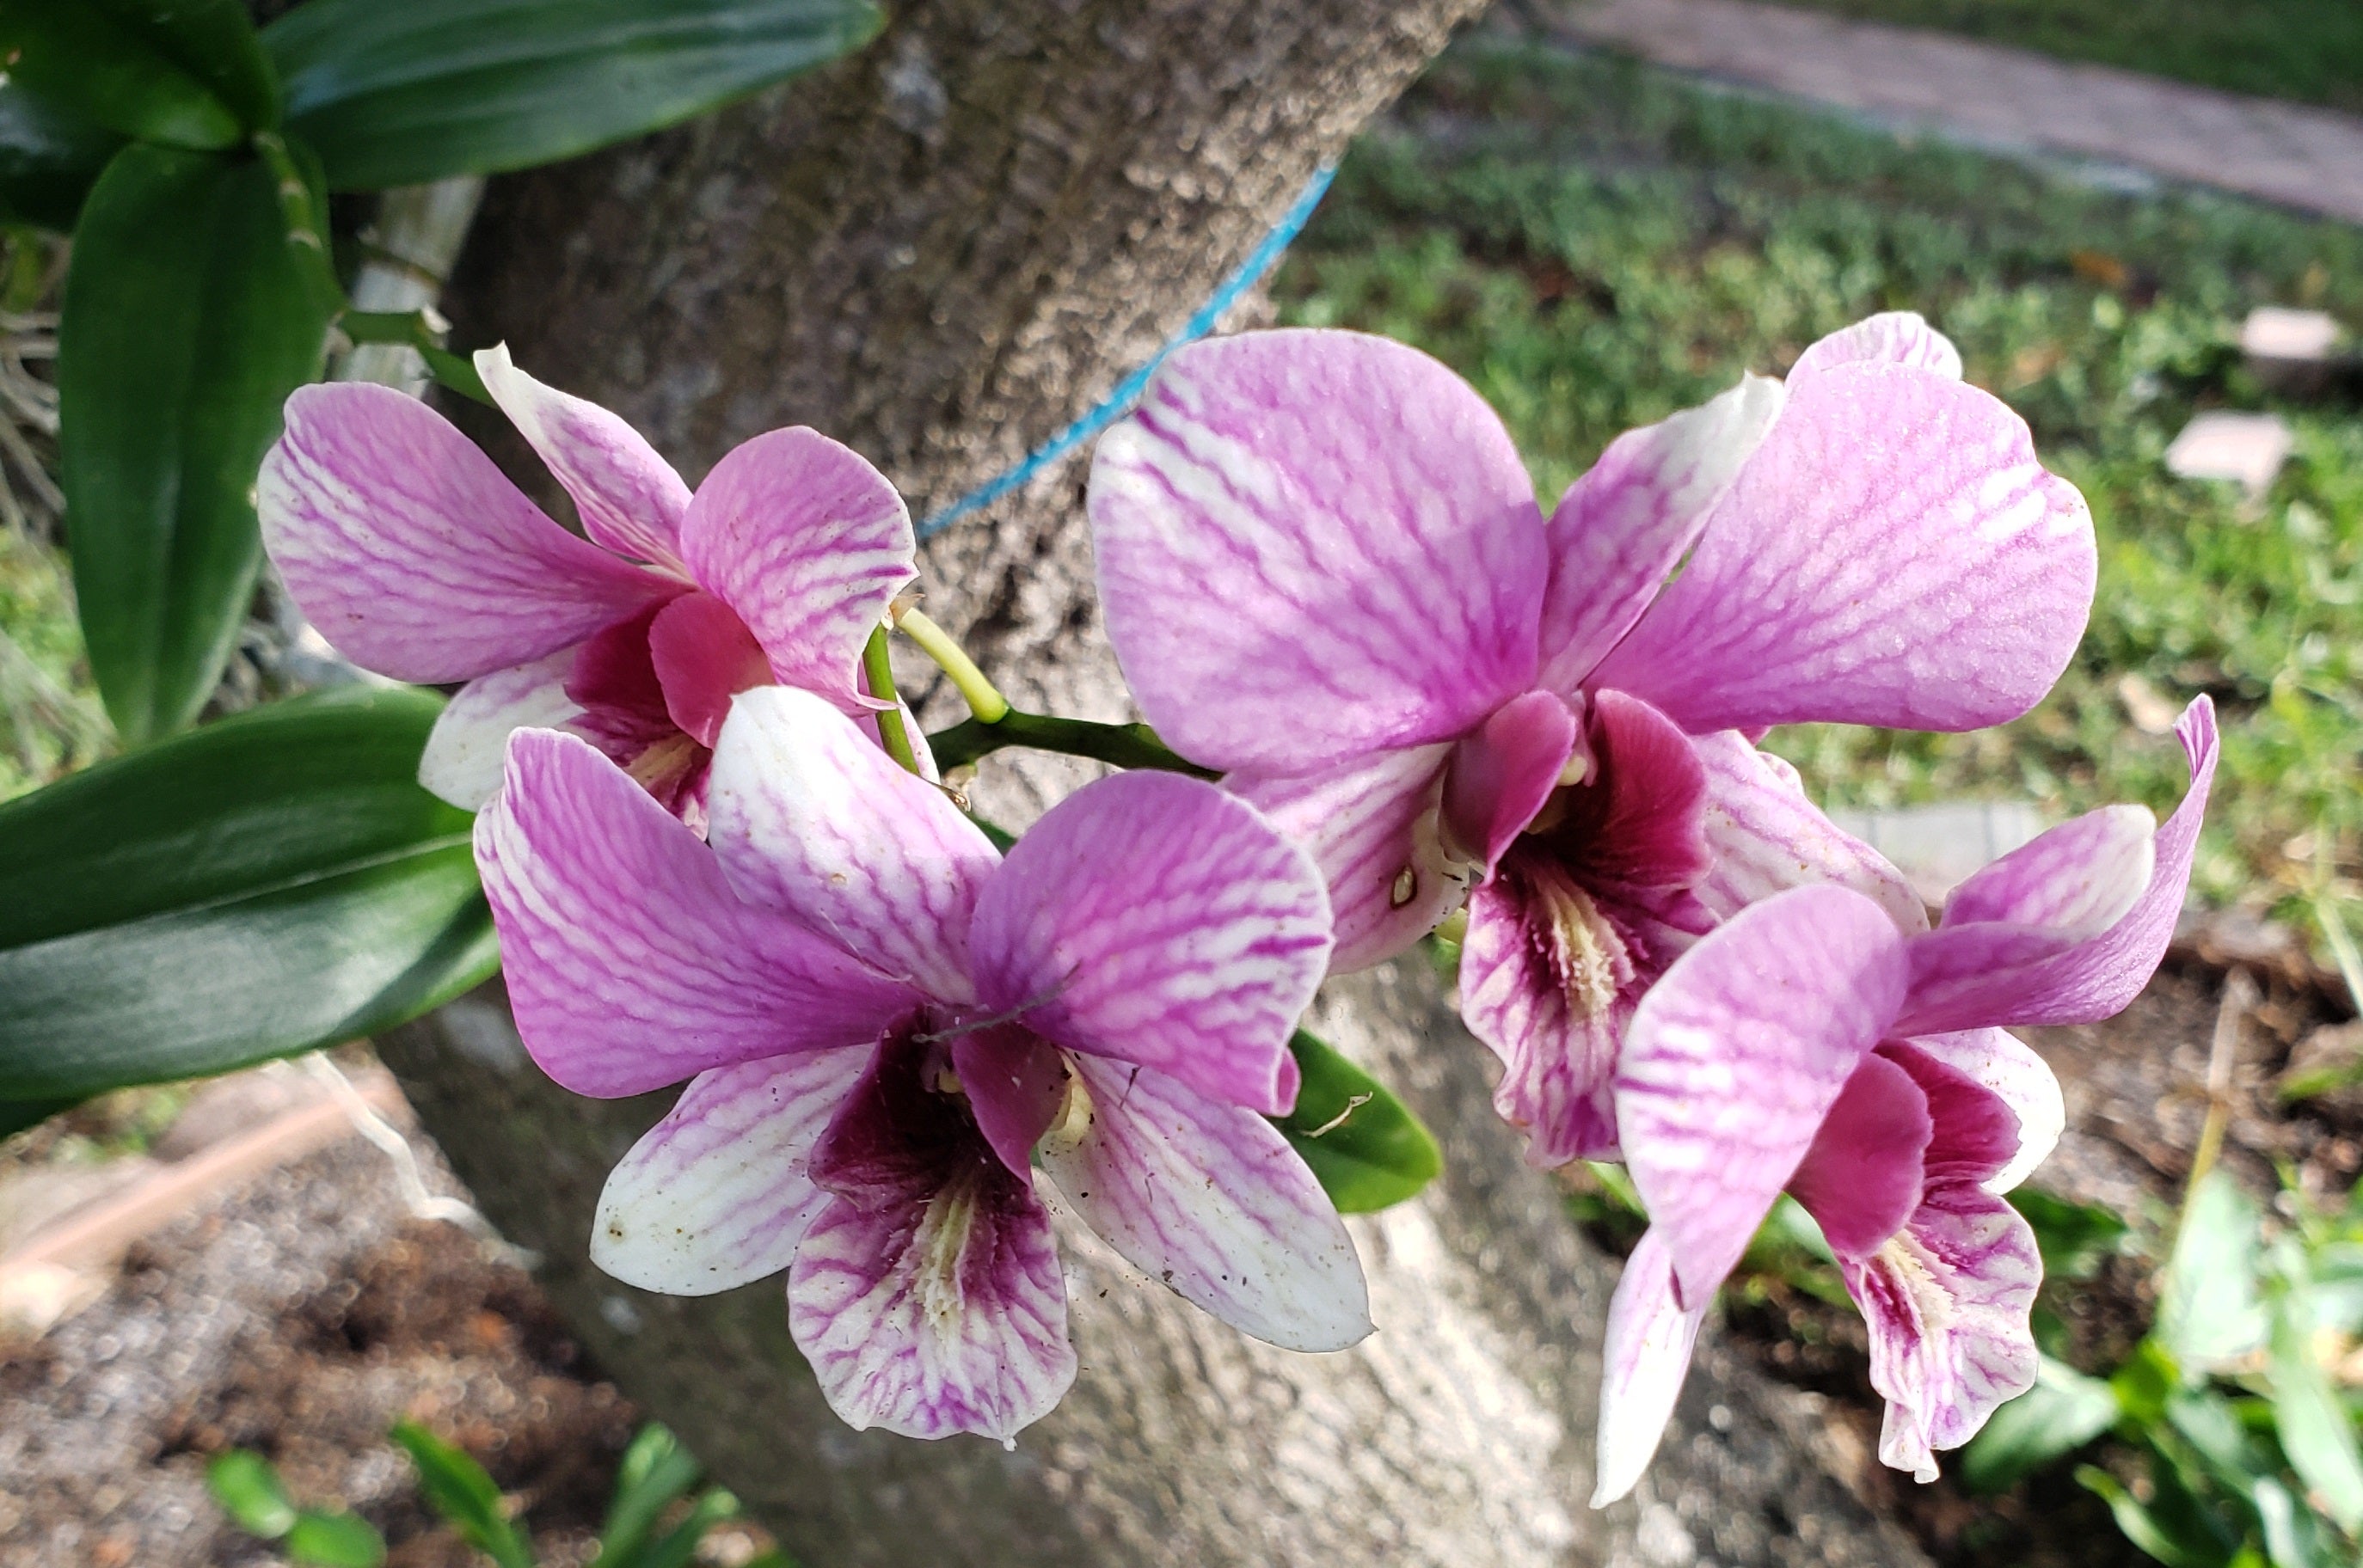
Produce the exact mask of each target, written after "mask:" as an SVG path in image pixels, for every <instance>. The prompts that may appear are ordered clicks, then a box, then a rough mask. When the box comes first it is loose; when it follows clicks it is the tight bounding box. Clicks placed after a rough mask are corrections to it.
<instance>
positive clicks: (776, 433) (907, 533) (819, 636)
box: [681, 426, 918, 713]
mask: <svg viewBox="0 0 2363 1568" xmlns="http://www.w3.org/2000/svg"><path fill="white" fill-rule="evenodd" d="M681 546H682V558H683V559H685V560H687V561H688V563H689V569H690V573H691V575H692V576H693V577H695V578H696V579H697V580H698V582H699V583H700V584H701V585H702V586H704V589H705V591H707V592H709V593H711V594H713V595H714V596H715V597H716V598H717V599H719V600H721V601H722V602H724V603H726V604H727V605H729V606H730V608H731V609H733V610H735V611H737V612H738V618H739V619H740V620H741V621H744V622H745V623H746V624H747V629H748V630H749V632H751V633H753V634H754V637H755V640H756V641H757V642H758V643H760V644H761V645H762V648H763V651H764V653H766V654H767V655H769V656H770V657H771V668H772V670H773V672H774V673H775V674H777V675H778V677H779V679H782V681H785V682H786V683H787V684H788V685H790V686H801V687H803V688H804V690H807V691H817V692H819V693H820V694H821V695H822V696H824V697H826V698H827V699H828V700H829V701H832V702H834V703H836V704H837V705H838V707H839V708H841V709H843V710H845V711H846V712H849V713H852V712H866V711H867V710H868V708H869V706H870V704H869V702H868V701H867V700H866V699H865V698H864V697H863V696H862V694H861V688H860V680H859V679H858V678H859V675H860V665H861V648H862V645H863V644H864V643H866V642H868V641H869V640H870V635H871V633H872V632H874V631H876V630H877V629H878V628H879V626H880V625H882V624H883V622H884V618H885V614H886V606H887V605H888V604H889V603H890V602H892V601H893V597H894V595H895V594H897V593H899V592H901V591H903V589H904V587H906V586H907V585H908V584H909V583H910V581H911V580H912V579H914V578H915V577H916V576H917V575H918V572H917V569H916V568H915V565H914V564H913V563H914V562H915V558H916V554H917V549H918V547H917V544H916V543H915V540H914V538H913V536H912V533H911V514H910V513H909V511H908V510H906V509H905V508H904V505H903V498H902V497H901V496H900V495H897V494H896V493H895V491H894V487H893V485H892V484H889V483H888V482H887V480H886V476H885V475H883V474H882V473H880V472H879V471H878V470H877V469H874V468H872V467H871V466H870V464H869V462H868V460H867V459H865V458H863V457H862V456H861V454H860V453H859V452H856V451H855V450H853V448H851V447H845V446H841V445H839V444H838V443H837V442H835V441H832V440H830V439H829V438H828V437H827V436H823V435H821V434H820V433H819V432H818V431H815V430H807V429H804V428H803V427H802V426H798V427H797V428H795V429H793V430H773V431H771V432H768V433H767V434H764V435H761V436H756V437H755V438H754V439H753V440H751V441H749V442H747V443H745V444H744V445H743V446H740V447H738V448H737V449H735V450H734V451H732V452H731V453H730V454H729V455H728V456H727V457H725V458H723V459H722V460H721V461H720V462H718V463H716V464H715V465H714V470H713V471H712V472H711V473H709V474H707V475H706V476H705V482H704V483H703V484H701V485H699V486H698V487H697V493H696V494H695V495H693V496H692V497H691V498H690V502H689V514H688V516H687V518H686V519H685V520H684V521H683V522H682V532H681Z"/></svg>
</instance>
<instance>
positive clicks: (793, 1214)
mask: <svg viewBox="0 0 2363 1568" xmlns="http://www.w3.org/2000/svg"><path fill="white" fill-rule="evenodd" d="M710 825H711V844H710V845H708V844H705V843H701V842H699V840H698V838H697V837H696V835H695V834H693V833H691V832H690V831H689V830H688V829H687V828H686V827H684V826H683V825H682V823H679V822H677V821H675V820H674V819H673V818H672V817H671V815H669V814H668V813H667V812H665V811H664V810H663V809H662V808H661V807H660V806H659V805H657V804H656V803H655V802H654V801H651V800H650V799H649V797H648V796H647V795H646V794H645V793H644V792H642V791H640V790H637V789H635V788H633V787H632V785H631V783H630V782H629V780H627V779H626V778H624V777H623V776H622V775H621V774H620V773H618V772H617V771H616V769H614V768H613V767H608V766H607V765H606V763H605V762H604V761H602V760H600V758H599V756H598V755H597V754H596V753H595V752H594V751H593V749H592V748H591V747H590V746H589V745H585V744H584V743H583V742H582V741H580V740H578V739H576V738H574V737H573V736H571V735H568V734H557V733H549V732H543V731H525V732H520V733H519V734H517V735H516V737H515V738H514V739H513V740H512V741H511V742H510V743H509V755H508V764H507V776H506V781H505V785H504V787H503V789H502V790H501V792H500V794H499V795H498V796H497V797H495V799H494V802H493V804H492V805H491V806H490V807H488V808H487V809H486V811H485V812H483V815H482V816H480V817H479V818H478V819H477V830H476V856H477V862H478V865H479V866H480V867H482V869H483V879H484V889H485V892H486V893H487V895H488V896H489V897H490V899H491V900H492V905H493V913H494V921H495V922H496V923H497V925H498V927H499V931H500V938H501V953H502V958H503V962H504V965H505V969H506V972H507V977H508V988H509V999H510V1001H511V1003H512V1005H513V1006H514V1008H515V1010H516V1022H517V1030H518V1032H519V1033H520V1034H521V1035H522V1036H523V1037H524V1040H525V1043H526V1044H527V1048H528V1049H529V1050H530V1051H531V1052H532V1053H533V1055H534V1057H535V1059H536V1060H537V1061H538V1062H539V1063H540V1064H541V1066H543V1068H544V1069H545V1070H547V1071H548V1072H549V1076H550V1077H553V1078H555V1079H556V1080H557V1081H558V1082H559V1083H560V1084H562V1085H564V1086H565V1087H567V1088H571V1089H573V1090H575V1091H576V1092H578V1093H582V1094H589V1095H600V1096H615V1095H629V1094H640V1093H645V1092H647V1091H648V1090H650V1089H653V1088H659V1087H660V1086H662V1085H665V1084H670V1083H675V1082H678V1081H680V1080H681V1079H682V1078H688V1079H689V1080H690V1081H689V1088H687V1090H686V1091H685V1092H684V1093H683V1094H682V1097H681V1099H680V1102H679V1103H678V1104H677V1105H675V1106H674V1108H673V1110H672V1112H671V1114H670V1115H669V1116H667V1117H666V1118H665V1119H664V1120H663V1121H661V1122H660V1123H658V1125H657V1126H656V1127H655V1128H654V1129H653V1130H652V1131H651V1132H649V1134H648V1135H647V1136H646V1137H644V1138H642V1139H641V1140H640V1142H639V1143H638V1145H637V1146H636V1147H635V1148H634V1149H633V1150H632V1152H631V1153H630V1154H627V1156H626V1157H625V1159H624V1161H623V1163H622V1164H621V1165H618V1166H617V1167H616V1170H615V1172H614V1174H613V1175H612V1176H610V1177H609V1178H608V1182H607V1186H606V1190H605V1193H604V1194H603V1195H602V1196H601V1198H600V1203H599V1209H598V1216H597V1220H596V1221H595V1224H594V1232H593V1236H592V1248H591V1255H592V1257H593V1259H594V1261H595V1262H597V1263H598V1264H599V1265H600V1266H601V1267H603V1268H605V1270H607V1271H608V1272H609V1273H610V1274H612V1275H616V1277H617V1278H619V1279H622V1280H625V1281H627V1282H628V1283H630V1284H633V1285H637V1286H641V1287H643V1288H645V1289H649V1290H658V1291H664V1292H667V1293H670V1294H673V1295H689V1296H693V1295H704V1294H706V1293H709V1292H713V1291H718V1290H727V1289H729V1288H731V1287H732V1286H738V1285H742V1284H745V1283H747V1282H749V1281H750V1280H754V1279H759V1278H761V1277H763V1276H764V1275H771V1274H774V1273H777V1272H779V1271H780V1270H782V1269H785V1270H787V1271H788V1286H787V1294H788V1313H789V1326H790V1329H791V1331H792V1332H793V1336H794V1339H795V1342H796V1344H797V1345H798V1346H799V1347H800V1348H801V1349H802V1350H803V1352H804V1355H805V1356H806V1358H807V1359H809V1360H810V1362H811V1364H812V1366H813V1369H814V1371H815V1373H816V1374H817V1375H818V1376H819V1379H820V1386H821V1387H822V1389H823V1391H824V1392H825V1393H826V1396H827V1397H828V1400H829V1403H830V1405H831V1407H832V1408H834V1409H836V1410H837V1412H838V1414H839V1415H840V1416H842V1417H843V1418H844V1419H846V1420H847V1421H849V1422H850V1423H851V1424H852V1425H854V1426H855V1427H857V1428H866V1427H871V1426H881V1427H884V1428H886V1429H888V1430H892V1431H896V1432H901V1433H904V1434H907V1435H909V1436H913V1437H940V1436H943V1435H945V1434H947V1433H950V1432H956V1431H966V1432H980V1433H982V1434H984V1435H985V1436H988V1437H994V1438H1000V1439H1003V1440H1004V1441H1006V1440H1008V1439H1010V1438H1011V1436H1012V1434H1014V1433H1015V1432H1016V1431H1017V1430H1019V1429H1021V1428H1023V1427H1025V1426H1026V1424H1028V1423H1029V1422H1031V1421H1033V1420H1035V1419H1037V1418H1038V1417H1040V1416H1041V1415H1042V1414H1043V1413H1044V1412H1045V1411H1047V1410H1048V1409H1049V1408H1050V1407H1051V1406H1053V1405H1055V1404H1056V1403H1057V1402H1058V1400H1059V1397H1060V1395H1061V1394H1062V1393H1063V1392H1064V1391H1065V1389H1066V1387H1067V1386H1068V1384H1069V1383H1070V1382H1071V1380H1072V1379H1073V1376H1074V1372H1075V1356H1074V1352H1073V1350H1072V1348H1071V1346H1070V1345H1069V1343H1068V1341H1067V1326H1066V1325H1067V1306H1066V1297H1065V1294H1064V1287H1063V1281H1062V1278H1061V1274H1060V1269H1059V1260H1058V1253H1057V1249H1056V1247H1055V1245H1054V1244H1053V1241H1052V1235H1051V1223H1050V1216H1049V1213H1048V1210H1047V1209H1046V1208H1045V1206H1044V1201H1043V1198H1042V1195H1041V1192H1040V1190H1039V1185H1038V1184H1039V1181H1040V1179H1041V1178H1042V1177H1047V1178H1048V1180H1049V1181H1050V1182H1052V1183H1055V1184H1056V1186H1057V1188H1058V1190H1059V1193H1060V1194H1062V1195H1063V1197H1064V1198H1065V1200H1066V1202H1067V1203H1068V1204H1069V1205H1070V1206H1071V1208H1072V1209H1073V1210H1074V1211H1075V1213H1077V1214H1078V1215H1080V1216H1081V1218H1082V1220H1083V1221H1084V1222H1085V1223H1087V1224H1089V1225H1090V1226H1091V1227H1092V1228H1093V1230H1095V1231H1098V1232H1099V1234H1100V1235H1101V1236H1103V1237H1104V1238H1105V1239H1106V1240H1107V1241H1108V1242H1109V1243H1110V1244H1111V1245H1113V1246H1114V1247H1115V1250H1116V1251H1117V1252H1118V1253H1122V1254H1123V1255H1124V1256H1125V1257H1126V1258H1127V1259H1129V1260H1130V1261H1131V1262H1132V1263H1133V1264H1136V1265H1137V1266H1138V1267H1139V1268H1140V1269H1142V1270H1143V1271H1144V1272H1145V1273H1147V1274H1148V1275H1150V1276H1151V1277H1153V1278H1157V1279H1160V1280H1162V1281H1164V1282H1165V1283H1166V1284H1167V1285H1168V1286H1170V1287H1171V1288H1172V1289H1173V1290H1175V1291H1176V1292H1178V1293H1179V1294H1181V1295H1182V1297H1185V1298H1187V1299H1188V1300H1190V1301H1192V1302H1194V1303H1196V1304H1197V1305H1198V1306H1200V1307H1202V1308H1204V1309H1206V1310H1207V1311H1209V1312H1212V1313H1214V1314H1215V1316H1217V1317H1219V1318H1221V1319H1223V1320H1225V1321H1226V1322H1228V1323H1231V1324H1233V1325H1234V1326H1236V1327H1237V1328H1239V1329H1241V1330H1243V1331H1246V1332H1248V1333H1250V1334H1253V1335H1255V1336H1257V1337H1258V1338H1260V1339H1264V1340H1269V1341H1270V1342H1273V1343H1275V1344H1280V1345H1283V1346H1287V1347H1289V1348H1291V1349H1296V1350H1335V1349H1339V1348H1342V1347H1344V1346H1346V1345H1348V1344H1351V1343H1353V1342H1356V1341H1358V1340H1359V1339H1361V1338H1362V1337H1363V1335H1364V1334H1366V1333H1367V1332H1368V1331H1369V1330H1370V1319H1369V1304H1368V1297H1367V1295H1366V1292H1365V1287H1364V1285H1363V1280H1362V1275H1361V1270H1360V1265H1359V1262H1358V1261H1357V1259H1356V1257H1355V1254H1354V1248H1353V1242H1352V1241H1351V1239H1350V1238H1349V1237H1348V1235H1347V1233H1346V1230H1345V1227H1344V1225H1343V1223H1342V1222H1341V1221H1340V1220H1339V1219H1338V1217H1337V1211H1336V1209H1334V1208H1333V1207H1332V1206H1331V1204H1330V1202H1329V1200H1328V1198H1326V1195H1325V1194H1324V1193H1323V1192H1322V1189H1321V1187H1320V1185H1319V1183H1318V1182H1317V1181H1316V1180H1315V1178H1314V1176H1313V1174H1312V1172H1311V1171H1310V1170H1309V1169H1308V1168H1307V1167H1306V1166H1305V1165H1304V1161H1303V1160H1302V1159H1301V1158H1300V1157H1299V1156H1298V1155H1297V1154H1296V1153H1295V1152H1294V1150H1292V1148H1291V1147H1290V1146H1289V1144H1288V1143H1287V1141H1286V1140H1285V1139H1283V1138H1282V1137H1281V1134H1280V1133H1279V1132H1278V1131H1277V1130H1276V1129H1274V1128H1273V1127H1272V1125H1271V1124H1270V1122H1269V1121H1266V1120H1265V1119H1264V1116H1263V1115H1262V1114H1260V1113H1266V1112H1269V1113H1279V1112H1281V1111H1284V1110H1287V1109H1288V1108H1289V1107H1290V1106H1291V1105H1292V1103H1293V1102H1294V1100H1295V1098H1296V1089H1297V1069H1296V1064H1295V1061H1294V1059H1293V1058H1292V1056H1291V1055H1289V1053H1288V1048H1287V1043H1288V1038H1289V1034H1290V1032H1291V1030H1292V1027H1293V1025H1294V1022H1295V1020H1296V1018H1297V1015H1298V1013H1299V1012H1300V1011H1302V1010H1303V1009H1304V1006H1305V1005H1306V1003H1307V1002H1309V1001H1310V1000H1311V999H1312V997H1313V993H1314V990H1315V988H1316V987H1317V986H1318V985H1319V983H1320V980H1321V977H1322V973H1323V970H1324V966H1325V965H1326V962H1327V959H1328V955H1329V907H1328V901H1327V900H1326V897H1325V896H1324V894H1323V891H1322V887H1321V878H1320V874H1319V873H1318V872H1317V871H1316V870H1315V868H1314V867H1313V865H1312V863H1311V862H1310V860H1308V859H1307V858H1306V856H1304V852H1303V851H1302V850H1300V849H1298V848H1297V847H1296V846H1295V845H1292V844H1290V843H1289V842H1288V841H1287V840H1286V839H1284V838H1282V837H1281V835H1280V834H1278V833H1277V832H1276V831H1274V830H1273V829H1272V828H1271V827H1270V825H1269V824H1268V823H1265V822H1264V821H1263V820H1262V819H1261V818H1260V817H1259V815H1258V814H1257V813H1256V812H1255V811H1254V810H1253V808H1251V807H1249V806H1248V805H1247V804H1245V803H1244V802H1242V801H1238V800H1237V799H1235V798H1233V797H1231V796H1228V795H1226V794H1224V793H1223V792H1222V791H1221V790H1217V789H1215V787H1214V786H1213V785H1210V784H1204V783H1201V782H1199V781H1197V780H1195V779H1190V778H1181V777H1179V776H1176V775H1172V774H1151V773H1133V774H1125V775H1121V776H1119V777H1115V778H1107V779H1104V780H1101V781H1100V782H1097V783H1094V784H1092V785H1090V786H1087V787H1086V788H1084V789H1082V790H1078V791H1076V792H1075V793H1074V794H1073V795H1071V796H1070V797H1069V798H1068V799H1067V800H1065V801H1062V802H1061V803H1060V804H1059V805H1058V806H1057V807H1055V808H1054V809H1053V810H1051V811H1050V812H1048V814H1047V815H1045V816H1044V817H1043V818H1042V820H1041V821H1040V822H1039V823H1037V824H1036V826H1035V827H1034V828H1033V829H1032V830H1031V831H1030V832H1028V833H1027V834H1026V836H1025V837H1024V838H1023V839H1022V840H1021V841H1019V843H1018V844H1017V845H1016V847H1015V848H1014V849H1013V850H1011V852H1010V854H1009V856H1008V857H1007V858H1006V859H1004V858H1003V857H1002V856H1000V855H999V854H998V853H997V852H996V851H995V850H994V849H993V845H992V844H991V843H990V842H989V841H988V840H987V839H986V838H985V836H984V834H982V832H980V831H979V830H978V829H977V827H976V825H975V824H974V823H971V822H970V821H969V820H968V819H967V818H966V817H965V816H963V815H962V814H961V813H960V812H959V811H958V810H957V809H956V808H955V807H954V806H953V805H952V804H951V802H950V801H949V799H947V798H946V796H945V795H944V794H943V793H942V791H941V790H938V789H937V788H935V787H934V786H932V785H929V784H927V783H925V782H923V781H922V780H920V779H918V778H915V777H914V776H912V775H911V774H909V773H906V772H904V770H902V769H901V768H899V767H895V766H894V764H893V762H892V761H891V760H890V759H889V758H888V757H887V756H885V754H884V753H883V752H882V751H881V750H880V749H879V748H878V747H877V746H876V745H872V744H871V743H870V742H869V741H867V740H866V739H865V738H864V737H863V736H862V735H861V734H860V732H859V731H858V730H857V728H856V727H855V724H854V723H853V721H851V720H850V719H848V718H847V717H846V716H844V715H843V714H842V713H840V712H838V711H837V710H836V709H835V708H833V707H831V706H830V705H829V704H828V703H827V702H826V701H822V700H821V699H820V698H818V697H815V696H814V695H812V694H811V693H808V692H804V691H801V690H793V689H791V688H787V687H771V688H766V689H764V690H757V691H750V692H748V693H746V694H744V695H743V696H741V697H739V698H738V701H737V703H736V706H735V708H734V711H733V714H732V717H731V719H730V721H729V722H728V723H727V724H726V725H725V726H724V727H723V730H722V734H721V736H720V742H719V745H717V746H716V752H715V759H714V782H713V789H712V821H711V824H710ZM1037 1153H1038V1154H1039V1157H1040V1161H1041V1168H1040V1170H1039V1172H1038V1173H1037V1171H1036V1170H1035V1169H1034V1168H1033V1166H1032V1163H1031V1158H1030V1156H1032V1155H1034V1154H1037Z"/></svg>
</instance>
